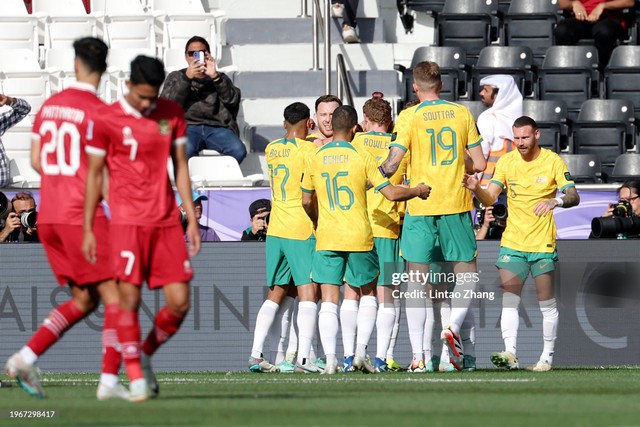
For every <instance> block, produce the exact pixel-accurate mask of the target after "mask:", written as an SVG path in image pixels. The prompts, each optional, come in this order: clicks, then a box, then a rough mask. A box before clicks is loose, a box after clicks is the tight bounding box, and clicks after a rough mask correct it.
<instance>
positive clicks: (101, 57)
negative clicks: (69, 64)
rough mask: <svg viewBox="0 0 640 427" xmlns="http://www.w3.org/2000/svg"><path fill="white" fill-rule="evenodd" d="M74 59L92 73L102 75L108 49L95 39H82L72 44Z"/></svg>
mask: <svg viewBox="0 0 640 427" xmlns="http://www.w3.org/2000/svg"><path fill="white" fill-rule="evenodd" d="M73 50H74V51H75V54H76V58H78V59H80V61H82V63H83V64H85V65H86V66H87V67H89V70H90V71H92V72H94V73H100V74H102V73H104V72H105V70H106V69H107V55H108V54H109V47H108V46H107V45H106V43H105V42H103V41H102V40H100V39H98V38H95V37H83V38H81V39H78V40H76V41H75V42H73Z"/></svg>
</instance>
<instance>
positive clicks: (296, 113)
mask: <svg viewBox="0 0 640 427" xmlns="http://www.w3.org/2000/svg"><path fill="white" fill-rule="evenodd" d="M309 117H311V112H310V111H309V107H307V106H306V105H305V104H303V103H302V102H294V103H293V104H290V105H287V107H286V108H285V109H284V120H285V121H286V122H287V123H289V124H292V125H295V124H296V123H298V122H300V121H302V120H308V119H309Z"/></svg>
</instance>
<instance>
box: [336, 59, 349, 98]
mask: <svg viewBox="0 0 640 427" xmlns="http://www.w3.org/2000/svg"><path fill="white" fill-rule="evenodd" d="M336 74H337V75H338V81H337V84H338V98H340V99H341V100H342V101H343V102H344V103H345V104H346V105H351V106H353V94H352V93H351V85H350V84H349V77H348V76H347V66H346V65H345V63H344V56H342V54H341V53H339V54H338V55H337V56H336ZM345 95H346V101H345Z"/></svg>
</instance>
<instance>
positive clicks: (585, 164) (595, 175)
mask: <svg viewBox="0 0 640 427" xmlns="http://www.w3.org/2000/svg"><path fill="white" fill-rule="evenodd" d="M560 157H562V160H564V163H565V164H566V165H567V169H569V173H570V174H571V176H572V177H573V179H574V181H575V182H576V183H589V184H601V183H603V182H604V179H603V178H604V176H603V174H602V165H601V162H600V157H598V155H597V154H564V153H563V154H561V155H560Z"/></svg>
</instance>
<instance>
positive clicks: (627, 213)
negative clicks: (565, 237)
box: [589, 180, 640, 239]
mask: <svg viewBox="0 0 640 427" xmlns="http://www.w3.org/2000/svg"><path fill="white" fill-rule="evenodd" d="M638 198H640V181H639V180H629V181H625V182H624V183H623V184H622V186H621V187H620V188H619V189H618V202H617V203H612V204H610V205H609V207H608V208H607V210H606V211H605V213H603V214H602V216H601V217H597V218H593V220H592V221H591V235H590V236H589V238H596V239H599V238H614V237H615V238H617V239H629V238H631V239H635V238H638V237H640V201H639V200H638Z"/></svg>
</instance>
